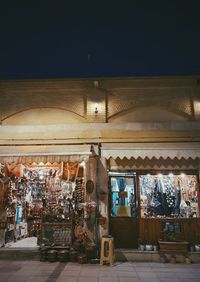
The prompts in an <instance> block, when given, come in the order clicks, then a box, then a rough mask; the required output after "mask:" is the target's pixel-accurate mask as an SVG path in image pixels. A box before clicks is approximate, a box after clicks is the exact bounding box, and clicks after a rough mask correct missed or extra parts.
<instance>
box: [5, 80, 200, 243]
mask: <svg viewBox="0 0 200 282" xmlns="http://www.w3.org/2000/svg"><path fill="white" fill-rule="evenodd" d="M0 113H1V125H0V163H1V178H0V179H1V201H2V205H1V207H2V208H1V222H2V223H5V224H2V226H4V228H2V229H1V231H2V232H1V238H2V245H3V244H5V243H6V242H5V241H7V242H8V241H10V240H14V239H15V238H16V237H17V236H19V237H20V236H22V237H23V235H20V234H23V230H26V233H27V234H36V236H37V235H38V234H39V235H38V237H40V238H39V243H40V244H42V243H43V244H44V242H42V241H41V240H42V239H41V232H43V237H45V232H46V231H45V230H44V228H43V229H42V231H41V228H42V227H41V225H44V224H43V223H42V221H41V218H44V217H46V218H47V217H48V216H49V217H51V218H52V217H55V216H56V217H57V219H58V218H59V216H60V221H61V219H62V217H63V220H65V219H67V220H69V222H68V223H67V224H68V225H67V227H66V226H65V229H66V228H67V229H68V233H67V234H65V240H66V243H70V244H71V243H72V242H73V241H74V240H76V239H77V238H79V237H81V236H82V237H83V233H86V234H87V237H88V238H89V240H90V242H94V243H95V244H98V240H99V238H100V237H101V236H102V235H104V234H107V233H110V234H112V235H113V236H114V238H115V244H116V246H117V247H123V248H137V247H138V242H139V241H140V240H142V241H145V242H146V243H148V242H149V243H152V244H156V242H157V241H158V240H159V238H160V236H161V233H162V228H163V226H165V227H166V226H167V225H166V224H168V225H169V224H171V225H170V226H172V227H171V228H176V226H177V225H173V224H174V223H177V224H178V226H179V227H178V228H179V229H180V230H181V234H182V236H183V237H184V240H187V241H188V242H189V243H190V244H197V243H199V242H200V237H199V232H198V230H199V228H200V219H199V204H200V197H199V193H200V191H199V172H200V159H199V158H200V77H199V76H189V77H188V76H186V77H145V78H140V77H131V78H93V79H92V78H91V79H52V80H50V79H47V80H17V81H13V80H12V81H10V80H4V81H0ZM15 191H16V192H15ZM15 193H16V194H15ZM50 205H51V207H50ZM52 207H54V210H56V211H54V213H53V212H52ZM55 207H56V208H55ZM59 207H61V208H62V209H61V211H60V214H59V212H58V208H59ZM48 208H49V209H48ZM49 210H51V213H50V212H49ZM72 210H73V212H74V213H73V216H74V217H75V221H73V223H72V220H71V217H70V215H71V211H72ZM34 216H35V217H34ZM12 217H13V218H12ZM36 217H37V219H38V220H36ZM70 220H71V221H70ZM50 221H51V220H50ZM8 223H9V224H8ZM48 223H49V221H48ZM72 225H73V228H72ZM43 227H44V226H43ZM72 230H75V232H74V231H72ZM31 232H32V233H31ZM56 232H57V231H56V228H55V234H56V235H55V236H57V237H55V236H54V240H57V241H58V242H59V240H60V241H62V240H61V239H62V238H60V237H59V236H60V235H58V234H57V233H56ZM81 234H82V235H81ZM82 237H81V238H82ZM55 238H57V239H55ZM41 242H42V243H41Z"/></svg>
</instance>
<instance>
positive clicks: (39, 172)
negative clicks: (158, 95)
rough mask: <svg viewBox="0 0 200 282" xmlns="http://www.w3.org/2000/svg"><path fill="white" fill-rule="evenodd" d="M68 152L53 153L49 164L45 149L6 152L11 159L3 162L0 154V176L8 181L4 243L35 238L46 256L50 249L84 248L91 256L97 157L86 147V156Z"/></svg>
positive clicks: (75, 252)
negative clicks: (24, 152)
mask: <svg viewBox="0 0 200 282" xmlns="http://www.w3.org/2000/svg"><path fill="white" fill-rule="evenodd" d="M81 149H83V148H81ZM23 150H24V148H23ZM34 153H35V152H34ZM40 153H41V152H40ZM70 153H72V151H70V152H68V155H64V156H63V155H59V154H58V155H55V159H54V160H56V161H54V162H52V159H53V158H52V156H53V155H52V154H51V155H50V157H49V160H51V162H50V161H48V162H46V163H44V159H45V160H46V159H48V157H47V153H46V152H45V156H41V157H40V156H38V155H37V156H35V155H34V156H33V155H32V156H27V158H26V157H25V156H20V157H19V156H16V155H15V156H12V157H10V156H7V157H8V159H9V158H12V162H11V160H9V161H7V162H5V160H6V155H4V156H3V160H4V164H2V166H1V168H2V169H1V178H0V179H4V178H6V179H7V182H6V188H5V189H4V190H5V191H4V190H3V188H1V201H3V199H4V202H3V209H1V215H3V212H4V214H5V221H4V222H5V223H6V224H5V226H4V238H5V242H4V244H9V243H10V242H15V241H16V240H20V239H21V240H23V238H25V237H27V236H29V237H37V244H38V245H39V246H40V248H41V250H42V251H46V253H45V256H46V258H47V256H48V252H49V251H52V250H54V251H55V249H58V250H60V251H63V250H65V251H66V249H67V250H68V249H69V251H71V254H72V255H77V256H78V255H79V254H81V253H83V252H84V253H86V252H88V256H93V257H94V256H96V250H97V247H98V246H97V236H98V230H97V228H98V227H97V226H96V224H97V217H98V215H99V210H98V201H97V192H96V165H95V164H96V162H97V160H96V159H95V157H93V156H92V154H91V152H90V150H88V146H87V154H86V152H85V151H83V150H82V152H81V151H80V148H79V151H78V152H76V154H75V153H73V154H72V155H70ZM4 154H5V153H4ZM29 154H30V153H29ZM20 160H21V161H22V163H19V161H20ZM28 160H29V161H30V160H31V161H32V162H31V163H30V162H28ZM1 161H2V159H1ZM36 161H37V162H36ZM4 187H5V186H4ZM3 191H4V192H3ZM89 253H90V254H89ZM45 256H44V254H43V258H44V257H45Z"/></svg>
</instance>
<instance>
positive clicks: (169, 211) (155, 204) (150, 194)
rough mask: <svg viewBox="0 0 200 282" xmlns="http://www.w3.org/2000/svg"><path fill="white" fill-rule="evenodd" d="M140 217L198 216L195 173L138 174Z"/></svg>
mask: <svg viewBox="0 0 200 282" xmlns="http://www.w3.org/2000/svg"><path fill="white" fill-rule="evenodd" d="M139 184H140V201H141V216H142V217H159V218H160V217H186V218H189V217H198V215H199V210H198V198H197V177H196V176H195V175H185V174H180V175H173V174H169V175H150V174H147V175H140V176H139Z"/></svg>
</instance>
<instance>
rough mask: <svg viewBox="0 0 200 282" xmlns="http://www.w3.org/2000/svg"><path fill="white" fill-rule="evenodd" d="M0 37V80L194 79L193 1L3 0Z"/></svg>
mask: <svg viewBox="0 0 200 282" xmlns="http://www.w3.org/2000/svg"><path fill="white" fill-rule="evenodd" d="M3 2H5V3H3ZM70 2H72V3H74V4H72V3H70ZM2 3H3V4H2ZM81 3H82V4H81ZM114 3H115V4H114ZM117 3H118V4H117ZM113 4H114V5H113ZM0 31H1V34H0V38H1V39H0V79H18V78H19V79H24V78H67V77H110V76H115V77H116V76H163V75H193V74H200V1H198V0H197V1H195V0H180V1H178V0H159V1H154V0H146V1H142V0H137V1H136V0H131V1H126V0H124V1H109V0H107V1H103V0H102V1H90V2H87V1H68V0H65V1H59V0H57V1H56V0H54V1H50V0H49V1H45V0H40V1H38V0H35V1H31V0H27V1H20V0H19V1H16V0H13V1H6V0H4V1H1V4H0Z"/></svg>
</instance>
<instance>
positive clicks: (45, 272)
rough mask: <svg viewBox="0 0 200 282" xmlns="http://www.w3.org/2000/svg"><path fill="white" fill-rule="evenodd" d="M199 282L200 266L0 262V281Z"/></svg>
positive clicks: (130, 263)
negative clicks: (111, 265)
mask: <svg viewBox="0 0 200 282" xmlns="http://www.w3.org/2000/svg"><path fill="white" fill-rule="evenodd" d="M19 281H20V282H22V281H24V282H53V281H56V282H146V281H148V282H189V281H192V282H200V264H199V263H198V264H195V263H194V264H182V263H176V264H170V263H148V262H147V263H144V262H123V263H120V262H116V263H115V264H114V266H113V267H110V266H106V265H104V266H100V265H97V264H78V263H71V262H69V263H60V262H55V263H50V262H40V261H11V260H0V282H19Z"/></svg>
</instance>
